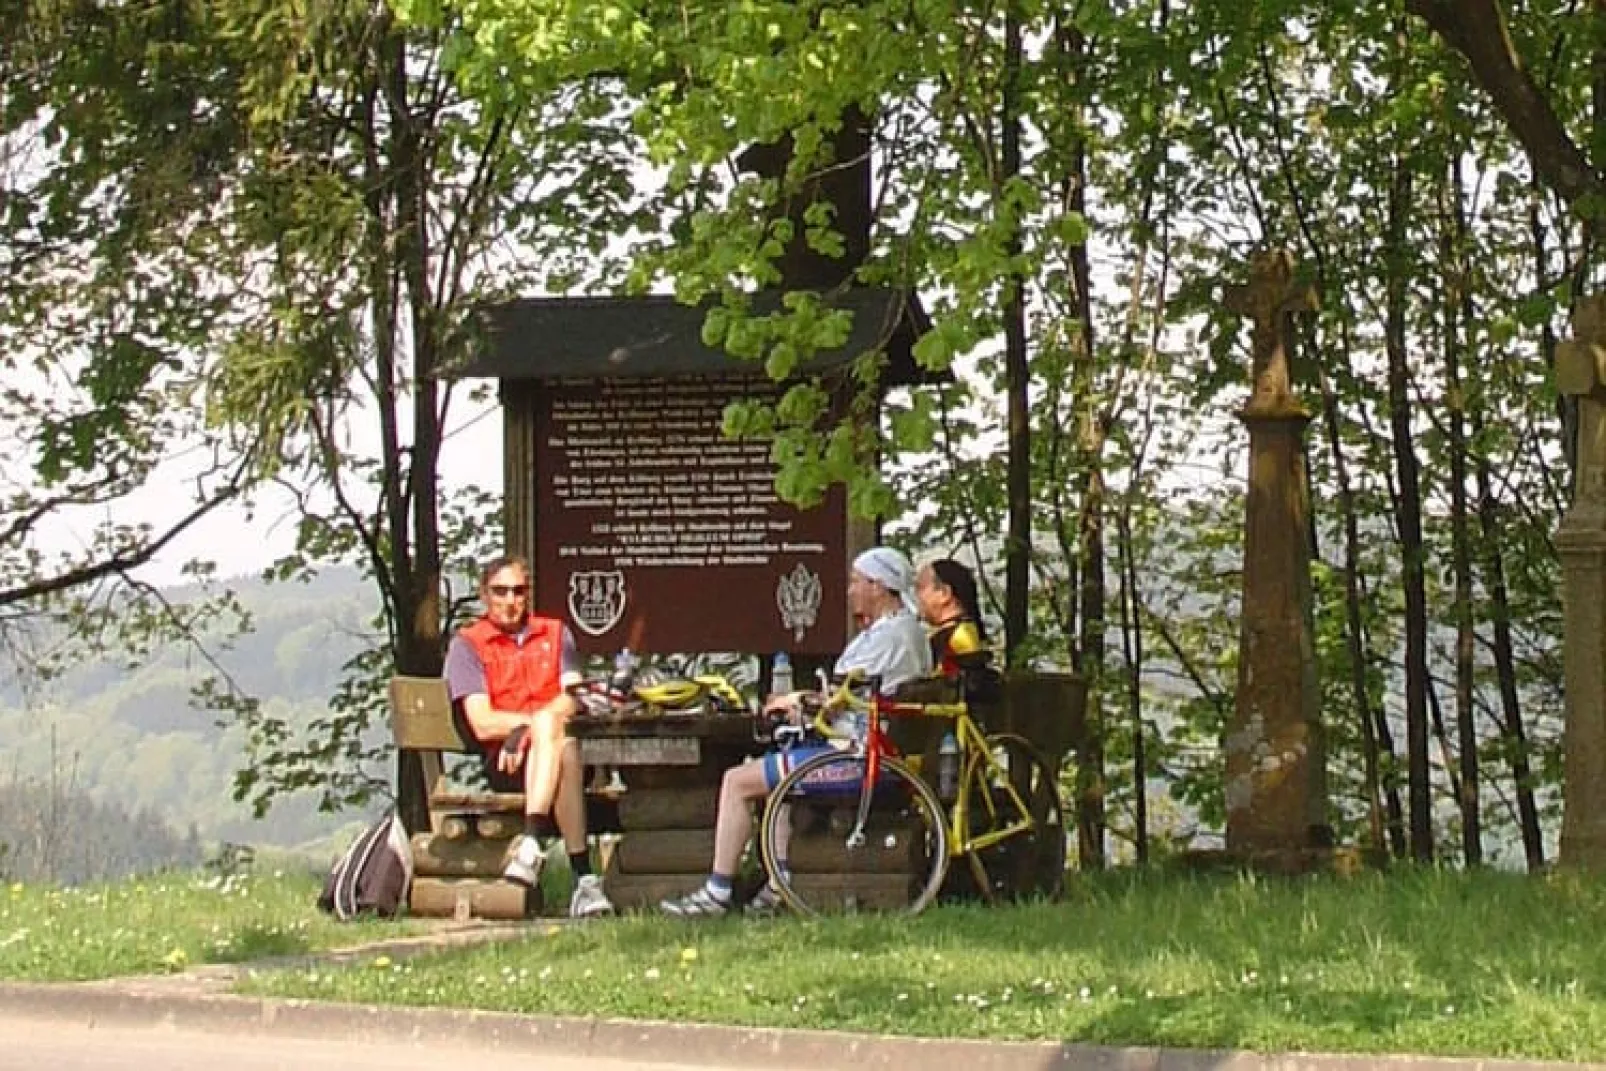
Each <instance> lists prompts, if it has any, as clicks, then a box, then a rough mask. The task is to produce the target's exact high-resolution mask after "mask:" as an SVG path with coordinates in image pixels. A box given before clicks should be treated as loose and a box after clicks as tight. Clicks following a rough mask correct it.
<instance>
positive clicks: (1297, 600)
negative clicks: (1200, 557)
mask: <svg viewBox="0 0 1606 1071" xmlns="http://www.w3.org/2000/svg"><path fill="white" fill-rule="evenodd" d="M1226 301H1227V307H1228V308H1230V309H1232V310H1233V311H1234V312H1238V313H1241V314H1242V315H1244V316H1247V317H1249V318H1250V320H1251V321H1252V322H1253V327H1254V333H1253V347H1254V361H1253V366H1252V372H1253V376H1254V379H1253V383H1252V385H1251V393H1250V397H1249V403H1248V404H1247V405H1246V406H1244V409H1243V411H1242V412H1241V413H1240V414H1239V417H1240V418H1241V419H1242V420H1243V422H1244V425H1245V426H1246V427H1247V428H1248V429H1249V466H1248V479H1247V486H1246V493H1245V496H1244V498H1245V503H1244V567H1243V601H1242V604H1241V608H1240V614H1241V616H1242V620H1241V622H1240V626H1239V638H1238V691H1237V698H1236V703H1235V706H1234V710H1233V716H1232V719H1231V722H1230V723H1229V725H1228V727H1227V733H1226V736H1225V737H1224V739H1223V741H1222V745H1223V750H1224V751H1225V753H1226V755H1225V757H1226V766H1227V770H1226V784H1225V797H1226V804H1227V850H1228V851H1229V852H1231V853H1234V854H1236V855H1238V856H1240V857H1241V858H1243V859H1244V860H1245V861H1249V862H1253V861H1255V860H1257V859H1267V860H1276V861H1277V862H1276V865H1277V866H1278V867H1281V868H1287V867H1292V868H1295V869H1297V868H1299V867H1301V866H1303V865H1305V864H1304V863H1303V862H1302V860H1305V859H1306V858H1308V855H1309V853H1311V852H1312V851H1316V850H1319V849H1320V848H1321V846H1322V845H1325V844H1326V843H1328V840H1329V834H1328V833H1327V832H1326V830H1327V817H1326V810H1327V783H1326V752H1325V747H1324V745H1323V742H1322V731H1321V714H1320V710H1319V709H1318V706H1317V702H1318V688H1317V680H1316V658H1315V640H1314V627H1313V623H1312V621H1313V619H1312V612H1311V585H1310V542H1309V537H1308V531H1307V527H1308V524H1309V517H1310V493H1309V490H1308V488H1307V487H1306V485H1305V454H1304V432H1305V425H1306V423H1307V422H1308V421H1309V419H1310V417H1309V414H1307V413H1306V412H1305V410H1304V408H1303V407H1302V406H1301V405H1300V404H1299V401H1298V399H1296V398H1295V397H1294V389H1293V381H1292V378H1291V377H1290V375H1289V350H1290V347H1291V345H1292V336H1293V331H1292V321H1293V316H1294V313H1296V312H1300V311H1303V310H1306V309H1310V308H1314V307H1315V301H1316V295H1315V292H1314V291H1313V290H1312V289H1311V288H1310V287H1309V286H1304V285H1301V284H1299V283H1296V282H1295V281H1294V262H1293V258H1292V257H1291V256H1289V254H1288V253H1287V252H1285V251H1283V250H1273V251H1270V252H1263V253H1260V254H1257V255H1256V256H1255V258H1254V259H1253V261H1252V262H1251V264H1250V273H1249V282H1248V283H1247V284H1245V285H1241V286H1234V287H1230V288H1228V290H1227V294H1226Z"/></svg>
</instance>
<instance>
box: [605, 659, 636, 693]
mask: <svg viewBox="0 0 1606 1071" xmlns="http://www.w3.org/2000/svg"><path fill="white" fill-rule="evenodd" d="M635 683H636V656H635V655H634V654H633V653H631V650H630V648H628V647H626V648H625V649H624V650H622V651H620V652H619V653H618V654H617V655H615V656H614V658H613V675H612V676H611V677H609V678H608V698H609V699H611V700H613V701H614V702H615V703H624V702H627V701H628V700H629V699H630V689H631V687H632V686H633V685H634V684H635Z"/></svg>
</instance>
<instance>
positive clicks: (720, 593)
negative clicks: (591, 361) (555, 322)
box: [534, 377, 847, 654]
mask: <svg viewBox="0 0 1606 1071" xmlns="http://www.w3.org/2000/svg"><path fill="white" fill-rule="evenodd" d="M774 390H775V388H774V387H773V385H771V384H769V383H768V382H767V381H764V380H762V379H753V378H747V377H696V378H692V377H686V378H675V379H639V378H638V379H623V378H622V379H615V380H600V381H599V380H574V381H569V380H558V381H553V382H550V383H546V384H544V385H543V388H542V390H541V391H540V396H539V401H538V403H537V406H536V424H535V426H536V428H537V429H538V437H537V443H536V451H535V455H536V457H535V470H536V473H535V475H536V479H535V491H536V503H537V505H536V526H535V527H536V552H535V563H534V564H535V572H536V590H537V597H538V601H537V603H536V607H537V608H538V609H539V610H540V611H541V612H543V613H551V614H557V615H559V616H562V617H564V618H565V619H566V620H567V621H568V622H569V624H570V625H571V627H572V628H573V630H574V634H575V638H576V640H577V641H578V643H579V645H580V649H581V651H582V653H597V652H612V651H617V650H619V649H620V648H623V647H629V648H631V649H632V650H636V651H644V652H676V651H679V652H700V651H744V652H767V651H789V652H794V653H800V654H831V653H834V652H837V651H840V650H841V649H842V646H843V643H844V641H845V638H846V637H845V631H846V616H847V612H846V586H847V572H846V566H845V549H844V548H845V545H846V539H847V510H846V504H845V503H846V499H845V495H844V493H843V491H842V489H841V488H840V487H836V488H833V489H832V490H831V492H830V493H828V494H827V496H826V498H825V500H824V502H823V503H822V504H821V505H820V506H818V507H816V508H813V509H809V510H798V509H796V508H794V507H792V506H789V505H786V504H785V503H783V502H781V501H780V499H779V498H778V497H777V496H776V493H775V473H776V466H775V464H774V462H772V461H771V460H770V447H769V444H768V443H767V442H758V441H738V440H732V439H727V438H725V437H724V435H723V434H722V433H721V431H720V423H721V419H722V415H723V413H724V409H725V406H726V405H727V404H728V403H730V402H732V401H735V400H737V399H740V398H750V397H755V396H760V395H762V394H764V393H765V392H773V391H774Z"/></svg>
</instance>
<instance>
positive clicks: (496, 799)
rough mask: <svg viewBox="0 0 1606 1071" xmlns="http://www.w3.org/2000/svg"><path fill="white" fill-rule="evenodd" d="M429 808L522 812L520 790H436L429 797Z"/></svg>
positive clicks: (452, 811)
mask: <svg viewBox="0 0 1606 1071" xmlns="http://www.w3.org/2000/svg"><path fill="white" fill-rule="evenodd" d="M429 809H430V810H431V811H434V812H436V813H437V814H439V813H442V812H451V813H454V814H504V813H507V812H509V811H516V812H518V813H520V814H523V813H524V793H522V792H436V793H433V794H432V795H431V796H430V797H429Z"/></svg>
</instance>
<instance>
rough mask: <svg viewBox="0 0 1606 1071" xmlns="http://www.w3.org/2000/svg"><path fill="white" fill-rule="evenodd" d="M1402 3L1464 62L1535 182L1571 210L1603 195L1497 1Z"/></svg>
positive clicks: (1603, 186) (1605, 185) (1598, 180)
mask: <svg viewBox="0 0 1606 1071" xmlns="http://www.w3.org/2000/svg"><path fill="white" fill-rule="evenodd" d="M1405 8H1406V10H1407V11H1409V12H1410V13H1411V14H1413V15H1416V16H1418V17H1420V18H1421V19H1422V20H1423V21H1424V22H1426V23H1427V24H1428V26H1429V27H1431V28H1432V29H1433V31H1434V32H1435V33H1437V34H1438V35H1439V37H1440V39H1442V40H1443V41H1444V43H1445V44H1447V45H1448V46H1450V48H1452V49H1454V50H1455V51H1456V52H1458V53H1460V54H1461V56H1462V57H1463V58H1464V59H1465V60H1466V61H1467V65H1468V66H1469V67H1470V68H1471V69H1472V77H1473V79H1474V80H1475V81H1476V82H1477V83H1478V85H1479V86H1481V87H1482V88H1483V91H1484V92H1485V93H1487V94H1488V96H1489V101H1490V103H1491V104H1493V105H1494V109H1495V111H1496V112H1498V113H1499V114H1500V117H1501V118H1502V119H1504V120H1505V122H1506V126H1507V127H1508V128H1509V129H1510V131H1511V134H1512V136H1513V137H1514V138H1516V139H1517V142H1518V144H1520V145H1521V146H1522V147H1523V150H1524V151H1525V152H1526V153H1527V154H1528V161H1529V163H1530V164H1531V165H1532V166H1533V169H1534V173H1535V174H1536V175H1538V176H1539V179H1540V181H1542V182H1543V183H1544V184H1545V185H1546V186H1547V187H1548V188H1549V189H1551V190H1552V191H1554V192H1555V193H1556V194H1557V195H1558V196H1560V197H1561V198H1562V199H1563V200H1564V201H1566V202H1567V203H1568V204H1569V205H1571V206H1572V207H1573V208H1574V209H1580V208H1582V207H1585V206H1584V204H1583V202H1585V199H1586V198H1592V199H1602V198H1606V183H1603V182H1602V180H1601V177H1600V176H1599V175H1598V174H1596V172H1595V170H1594V168H1592V167H1590V165H1589V159H1588V158H1587V157H1586V156H1585V155H1584V153H1583V150H1581V149H1580V148H1579V147H1578V144H1577V143H1576V142H1574V141H1573V139H1572V135H1570V134H1569V133H1568V132H1567V128H1566V127H1565V126H1564V125H1563V124H1562V121H1561V119H1560V117H1559V116H1557V115H1556V111H1555V109H1554V108H1552V107H1551V105H1550V98H1549V97H1547V96H1546V95H1545V92H1544V90H1543V89H1541V88H1540V87H1539V84H1538V83H1537V82H1535V81H1534V79H1533V76H1532V75H1531V74H1529V72H1528V70H1527V68H1525V67H1524V66H1523V65H1522V59H1521V57H1519V56H1518V55H1517V50H1516V48H1515V46H1514V45H1513V44H1512V42H1511V32H1510V29H1509V28H1508V27H1507V25H1506V17H1505V13H1504V11H1502V10H1501V6H1500V4H1499V3H1498V0H1406V4H1405ZM1597 211H1599V210H1598V209H1596V210H1592V211H1586V212H1584V213H1583V214H1585V215H1594V214H1596V212H1597Z"/></svg>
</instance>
